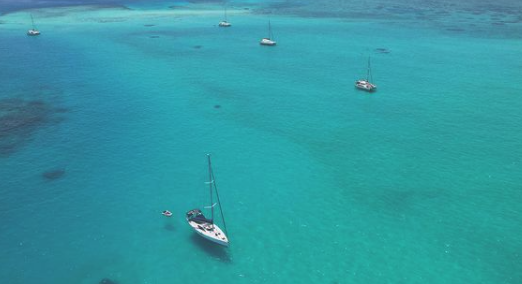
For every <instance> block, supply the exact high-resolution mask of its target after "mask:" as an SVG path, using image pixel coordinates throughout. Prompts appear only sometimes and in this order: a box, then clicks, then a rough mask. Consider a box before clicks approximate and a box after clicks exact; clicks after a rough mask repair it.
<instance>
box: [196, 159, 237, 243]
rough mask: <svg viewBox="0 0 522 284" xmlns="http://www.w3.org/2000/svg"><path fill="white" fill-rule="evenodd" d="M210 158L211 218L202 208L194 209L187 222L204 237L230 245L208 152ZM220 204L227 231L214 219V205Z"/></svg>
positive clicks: (223, 218) (223, 217) (222, 219)
mask: <svg viewBox="0 0 522 284" xmlns="http://www.w3.org/2000/svg"><path fill="white" fill-rule="evenodd" d="M207 160H208V180H209V181H208V182H207V184H208V185H209V191H210V206H209V208H210V212H211V213H210V214H211V215H210V219H207V218H206V217H205V215H204V214H203V212H202V211H201V210H200V209H192V210H190V211H188V212H187V216H186V217H187V222H188V224H189V225H190V226H191V227H192V229H194V231H196V233H197V234H198V235H200V236H202V237H203V238H205V239H207V240H209V241H211V242H214V243H217V244H220V245H222V246H226V247H228V244H229V241H228V238H227V233H226V230H227V226H226V223H225V216H223V210H222V208H221V202H220V200H219V194H218V190H217V186H216V180H215V179H214V172H213V171H212V163H211V161H210V154H207ZM214 192H215V193H216V199H217V203H214V199H213V197H214ZM216 205H218V206H219V211H220V213H221V214H220V215H221V221H222V222H223V228H224V229H225V231H223V230H221V228H220V227H218V225H216V224H215V222H214V221H215V220H214V207H215V206H216Z"/></svg>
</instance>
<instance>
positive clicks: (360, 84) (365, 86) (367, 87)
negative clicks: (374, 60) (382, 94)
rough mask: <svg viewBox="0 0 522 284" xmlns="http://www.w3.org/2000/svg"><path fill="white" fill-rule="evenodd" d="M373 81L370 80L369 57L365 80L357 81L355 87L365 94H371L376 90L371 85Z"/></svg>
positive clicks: (375, 87) (374, 86)
mask: <svg viewBox="0 0 522 284" xmlns="http://www.w3.org/2000/svg"><path fill="white" fill-rule="evenodd" d="M370 79H371V81H373V78H372V68H371V66H370V57H368V70H367V71H366V80H357V81H355V87H356V88H358V89H361V90H364V91H367V92H373V91H375V90H376V89H377V86H376V85H374V84H373V83H371V81H370Z"/></svg>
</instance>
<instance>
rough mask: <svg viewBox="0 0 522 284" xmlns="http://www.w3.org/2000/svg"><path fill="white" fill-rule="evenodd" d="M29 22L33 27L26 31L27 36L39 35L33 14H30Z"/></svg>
mask: <svg viewBox="0 0 522 284" xmlns="http://www.w3.org/2000/svg"><path fill="white" fill-rule="evenodd" d="M31 23H32V24H33V28H32V29H30V30H28V31H27V35H28V36H37V35H40V31H39V30H37V29H36V26H35V24H34V19H33V14H31Z"/></svg>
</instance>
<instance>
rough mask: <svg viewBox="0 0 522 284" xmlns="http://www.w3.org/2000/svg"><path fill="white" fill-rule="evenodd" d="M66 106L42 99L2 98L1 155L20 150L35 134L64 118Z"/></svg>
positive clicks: (0, 102) (0, 101)
mask: <svg viewBox="0 0 522 284" xmlns="http://www.w3.org/2000/svg"><path fill="white" fill-rule="evenodd" d="M66 111H67V110H66V109H64V108H59V107H55V106H54V105H53V104H51V103H50V102H49V101H46V100H41V99H22V98H17V97H14V98H4V99H0V157H2V156H8V155H10V154H12V153H15V152H17V151H18V150H20V149H21V148H22V147H23V146H24V145H25V144H26V143H27V142H29V141H30V140H31V139H32V137H33V135H34V134H35V133H36V132H37V131H39V130H41V129H44V128H45V127H46V126H49V125H55V124H58V123H60V122H61V121H62V120H63V117H59V116H58V114H60V113H64V112H66Z"/></svg>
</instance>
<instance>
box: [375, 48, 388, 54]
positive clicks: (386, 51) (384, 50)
mask: <svg viewBox="0 0 522 284" xmlns="http://www.w3.org/2000/svg"><path fill="white" fill-rule="evenodd" d="M374 51H375V52H377V53H384V54H387V53H390V50H389V49H387V48H383V47H379V48H376V49H374Z"/></svg>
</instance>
